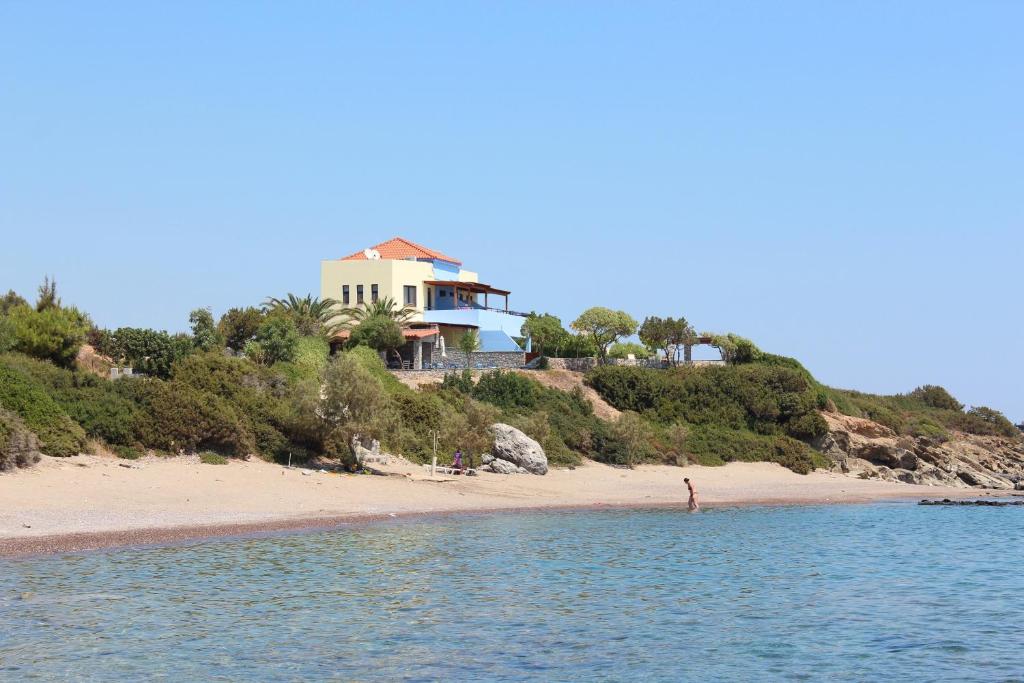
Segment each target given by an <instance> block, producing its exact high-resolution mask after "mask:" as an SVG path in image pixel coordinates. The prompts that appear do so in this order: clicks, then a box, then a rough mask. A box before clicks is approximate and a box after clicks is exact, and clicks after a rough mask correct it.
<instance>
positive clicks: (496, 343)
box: [479, 330, 522, 351]
mask: <svg viewBox="0 0 1024 683" xmlns="http://www.w3.org/2000/svg"><path fill="white" fill-rule="evenodd" d="M479 334H480V350H481V351H522V349H521V348H519V344H516V342H515V340H514V339H512V337H510V336H508V335H507V334H506V333H505V332H503V331H501V330H480V333H479Z"/></svg>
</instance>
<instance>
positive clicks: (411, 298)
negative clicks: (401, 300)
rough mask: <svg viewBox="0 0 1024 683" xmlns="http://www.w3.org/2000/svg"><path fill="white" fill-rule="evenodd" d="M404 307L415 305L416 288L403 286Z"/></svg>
mask: <svg viewBox="0 0 1024 683" xmlns="http://www.w3.org/2000/svg"><path fill="white" fill-rule="evenodd" d="M405 305H406V306H415V305H416V287H415V286H413V285H406V286H405Z"/></svg>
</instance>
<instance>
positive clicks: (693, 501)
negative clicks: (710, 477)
mask: <svg viewBox="0 0 1024 683" xmlns="http://www.w3.org/2000/svg"><path fill="white" fill-rule="evenodd" d="M683 481H684V482H685V483H686V488H688V489H689V490H690V503H689V507H690V512H696V511H697V510H700V503H698V502H697V489H695V488H694V487H693V482H691V481H690V478H689V477H684V478H683Z"/></svg>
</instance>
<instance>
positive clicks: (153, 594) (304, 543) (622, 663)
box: [0, 504, 1024, 681]
mask: <svg viewBox="0 0 1024 683" xmlns="http://www.w3.org/2000/svg"><path fill="white" fill-rule="evenodd" d="M1022 560H1024V510H1022V509H1021V508H919V507H916V506H913V505H903V504H896V505H894V504H889V505H872V506H835V507H790V508H746V509H728V510H713V511H709V512H704V513H701V514H696V515H691V514H687V513H685V512H677V511H629V512H625V511H601V512H549V513H527V514H498V515H467V516H461V517H458V518H442V519H430V520H418V521H412V522H397V523H391V524H380V525H372V526H358V527H349V528H345V529H341V530H335V531H328V532H317V533H306V534H293V535H287V536H278V537H270V538H259V539H245V540H226V541H225V540H221V541H214V542H205V543H197V544H192V545H186V546H175V547H162V548H146V549H133V550H122V551H111V552H94V553H83V554H76V555H65V556H60V557H51V558H42V559H22V560H6V561H4V560H0V586H2V592H0V679H4V680H32V679H43V680H54V679H57V680H60V679H74V680H104V681H108V680H139V679H154V678H157V679H158V678H161V677H162V678H168V679H174V680H182V681H186V680H317V679H337V680H524V679H529V680H540V681H555V680H613V681H636V680H658V681H680V680H791V679H796V680H825V679H832V680H863V681H879V680H908V681H909V680H913V681H919V680H943V679H945V680H979V681H994V680H1021V679H1024V653H1022V650H1024V635H1022V631H1021V616H1022V608H1024V573H1022V569H1024V565H1022Z"/></svg>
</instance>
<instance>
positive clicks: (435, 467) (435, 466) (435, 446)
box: [430, 431, 437, 477]
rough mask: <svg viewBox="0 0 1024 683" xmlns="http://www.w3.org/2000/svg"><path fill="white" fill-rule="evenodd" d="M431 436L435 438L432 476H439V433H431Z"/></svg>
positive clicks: (431, 465)
mask: <svg viewBox="0 0 1024 683" xmlns="http://www.w3.org/2000/svg"><path fill="white" fill-rule="evenodd" d="M430 434H431V435H432V436H433V437H434V459H433V460H431V461H430V476H432V477H433V476H436V475H437V432H436V431H431V432H430Z"/></svg>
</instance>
